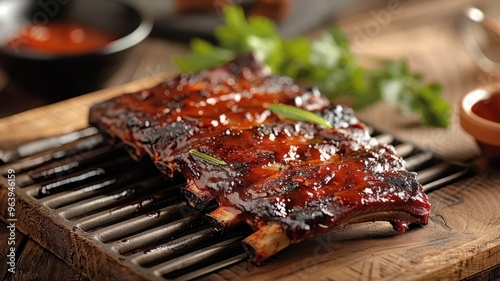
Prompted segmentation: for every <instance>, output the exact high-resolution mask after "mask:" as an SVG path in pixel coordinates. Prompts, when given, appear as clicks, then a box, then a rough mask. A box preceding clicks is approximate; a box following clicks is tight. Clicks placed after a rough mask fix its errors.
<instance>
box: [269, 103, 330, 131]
mask: <svg viewBox="0 0 500 281" xmlns="http://www.w3.org/2000/svg"><path fill="white" fill-rule="evenodd" d="M268 108H269V110H271V111H272V112H274V113H275V114H278V115H281V116H283V117H285V118H288V119H292V120H296V121H304V122H309V123H314V124H317V125H321V126H323V127H326V128H333V127H332V125H331V124H330V123H328V122H327V121H326V120H325V119H323V118H321V117H319V116H318V115H316V114H314V113H312V112H310V111H307V110H304V109H302V108H298V107H296V106H292V105H286V104H272V105H270V106H269V107H268Z"/></svg>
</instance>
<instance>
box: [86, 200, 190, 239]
mask: <svg viewBox="0 0 500 281" xmlns="http://www.w3.org/2000/svg"><path fill="white" fill-rule="evenodd" d="M186 208H189V206H188V204H187V202H185V201H182V202H179V203H176V204H173V205H170V206H167V207H164V208H160V209H157V210H154V211H151V212H149V213H147V214H144V215H140V216H137V217H134V218H131V219H129V220H126V221H122V222H118V223H116V224H111V225H109V226H105V227H103V228H101V229H98V230H95V231H93V233H92V234H93V235H94V237H95V238H96V239H98V240H99V241H102V242H104V243H110V242H113V241H116V240H119V239H122V238H124V237H127V236H130V235H133V234H135V233H138V232H140V231H145V230H147V229H149V228H151V227H153V226H154V225H156V224H159V223H165V222H168V221H169V220H171V219H172V218H177V217H179V216H181V215H182V213H183V212H184V213H187V212H188V211H182V210H183V209H186Z"/></svg>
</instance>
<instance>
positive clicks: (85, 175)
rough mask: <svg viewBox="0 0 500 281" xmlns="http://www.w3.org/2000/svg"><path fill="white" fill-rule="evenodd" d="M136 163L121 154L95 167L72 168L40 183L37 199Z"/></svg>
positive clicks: (92, 181)
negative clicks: (68, 171)
mask: <svg viewBox="0 0 500 281" xmlns="http://www.w3.org/2000/svg"><path fill="white" fill-rule="evenodd" d="M138 165H139V164H138V163H136V162H134V161H132V160H131V159H130V158H129V157H127V156H122V157H121V158H118V159H113V160H110V161H108V162H105V163H103V164H100V165H98V166H95V167H90V168H86V169H82V170H72V171H71V172H70V173H68V175H64V176H61V177H60V178H57V179H56V180H52V181H48V182H45V183H42V184H41V187H40V191H39V194H38V196H37V199H41V198H44V197H47V196H49V195H54V194H57V193H60V192H62V191H67V190H70V189H73V188H78V187H82V186H85V185H87V184H91V183H95V182H98V181H102V180H104V179H105V178H106V177H108V176H111V175H115V174H117V173H120V172H121V171H123V170H124V169H127V170H128V169H130V168H132V167H134V166H138Z"/></svg>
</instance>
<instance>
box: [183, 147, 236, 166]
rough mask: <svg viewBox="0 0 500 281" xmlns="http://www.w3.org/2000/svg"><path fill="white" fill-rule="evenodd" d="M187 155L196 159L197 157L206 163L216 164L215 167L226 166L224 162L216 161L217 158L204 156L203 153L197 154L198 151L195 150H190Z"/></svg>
mask: <svg viewBox="0 0 500 281" xmlns="http://www.w3.org/2000/svg"><path fill="white" fill-rule="evenodd" d="M189 154H191V155H194V156H196V157H199V158H201V159H203V160H206V161H209V162H212V163H213V164H216V165H223V166H225V165H227V163H226V162H224V161H222V160H220V159H217V158H215V157H212V156H210V155H207V154H205V153H203V152H199V151H198V150H196V149H191V150H189Z"/></svg>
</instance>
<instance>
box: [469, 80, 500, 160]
mask: <svg viewBox="0 0 500 281" xmlns="http://www.w3.org/2000/svg"><path fill="white" fill-rule="evenodd" d="M495 95H499V98H500V84H499V85H493V86H488V87H481V88H477V89H475V90H473V91H471V92H469V93H468V94H467V95H465V96H464V98H463V99H462V102H461V104H460V124H461V125H462V128H463V129H464V130H465V131H466V132H467V133H469V134H470V135H471V136H473V137H474V138H475V139H476V142H477V144H478V146H479V148H480V149H481V152H482V154H483V156H484V157H485V158H487V159H488V160H491V161H495V162H496V161H499V160H500V123H499V122H496V121H492V120H489V119H486V118H483V117H481V116H479V115H478V114H477V113H475V112H474V111H473V106H474V105H475V104H477V103H478V102H480V101H484V100H488V99H490V98H492V97H493V96H495ZM493 114H495V115H496V116H500V109H499V110H498V111H493ZM497 114H498V115H497ZM497 120H498V119H497Z"/></svg>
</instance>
